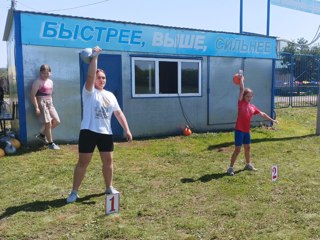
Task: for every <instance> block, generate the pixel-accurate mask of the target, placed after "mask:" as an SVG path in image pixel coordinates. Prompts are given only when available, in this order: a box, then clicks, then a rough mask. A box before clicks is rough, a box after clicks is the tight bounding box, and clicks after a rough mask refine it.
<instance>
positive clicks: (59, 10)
mask: <svg viewBox="0 0 320 240" xmlns="http://www.w3.org/2000/svg"><path fill="white" fill-rule="evenodd" d="M107 1H109V0H104V1H99V2H94V3H89V4H85V5H80V6H76V7H70V8H61V9H54V10H47V11H44V12H46V13H49V12H61V11H67V10H73V9H77V8H83V7H88V6H92V5H96V4H100V3H103V2H107ZM16 2H17V3H19V4H21V5H23V6H25V7H27V8H30V9H32V10H35V11H38V12H39V10H37V9H35V8H32V7H30V6H27V5H25V4H23V3H21V2H20V1H16Z"/></svg>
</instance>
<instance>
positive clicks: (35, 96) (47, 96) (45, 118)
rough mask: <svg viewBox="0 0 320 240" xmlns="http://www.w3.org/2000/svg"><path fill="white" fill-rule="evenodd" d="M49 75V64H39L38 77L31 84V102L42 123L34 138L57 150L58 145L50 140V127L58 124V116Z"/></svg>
mask: <svg viewBox="0 0 320 240" xmlns="http://www.w3.org/2000/svg"><path fill="white" fill-rule="evenodd" d="M50 75H51V68H50V66H49V65H47V64H44V65H41V67H40V77H39V78H38V79H37V80H35V81H34V82H33V84H32V89H31V102H32V104H33V106H34V109H35V112H36V114H37V116H38V118H39V121H40V122H41V123H42V124H43V126H42V128H41V130H40V133H39V134H38V135H36V138H37V139H39V140H41V141H43V142H44V143H46V144H48V147H49V148H50V149H53V150H58V149H60V147H59V146H58V145H56V144H55V143H54V142H53V140H52V129H53V128H55V127H56V126H58V125H59V124H60V118H59V115H58V113H57V111H56V109H55V107H54V106H53V102H52V92H53V81H52V80H51V79H50Z"/></svg>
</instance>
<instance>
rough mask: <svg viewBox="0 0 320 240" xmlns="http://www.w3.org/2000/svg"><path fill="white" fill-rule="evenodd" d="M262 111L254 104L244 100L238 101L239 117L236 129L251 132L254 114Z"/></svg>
mask: <svg viewBox="0 0 320 240" xmlns="http://www.w3.org/2000/svg"><path fill="white" fill-rule="evenodd" d="M260 112H261V111H260V110H259V109H258V108H257V107H256V106H254V105H253V104H251V103H248V102H246V101H244V100H241V101H238V118H237V122H236V127H235V129H236V130H239V131H241V132H245V133H249V132H250V123H251V118H252V116H253V115H256V114H259V113H260Z"/></svg>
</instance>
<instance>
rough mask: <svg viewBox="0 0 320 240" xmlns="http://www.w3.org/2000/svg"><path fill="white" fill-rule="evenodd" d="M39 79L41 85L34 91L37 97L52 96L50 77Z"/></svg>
mask: <svg viewBox="0 0 320 240" xmlns="http://www.w3.org/2000/svg"><path fill="white" fill-rule="evenodd" d="M40 81H41V85H40V88H39V90H38V91H37V93H36V96H37V97H40V96H52V92H53V82H52V80H51V79H47V80H45V81H44V80H40Z"/></svg>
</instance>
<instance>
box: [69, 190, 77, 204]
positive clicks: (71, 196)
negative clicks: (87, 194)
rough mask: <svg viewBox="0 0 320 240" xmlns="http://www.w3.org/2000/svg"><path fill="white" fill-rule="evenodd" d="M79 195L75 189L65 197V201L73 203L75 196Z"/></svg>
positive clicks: (75, 199)
mask: <svg viewBox="0 0 320 240" xmlns="http://www.w3.org/2000/svg"><path fill="white" fill-rule="evenodd" d="M78 197H79V195H78V193H77V192H76V191H72V192H71V193H70V194H69V197H68V198H67V203H73V202H75V201H77V198H78Z"/></svg>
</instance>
